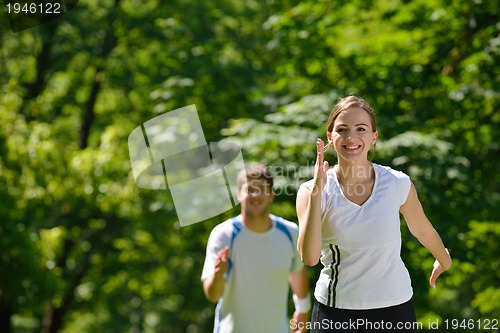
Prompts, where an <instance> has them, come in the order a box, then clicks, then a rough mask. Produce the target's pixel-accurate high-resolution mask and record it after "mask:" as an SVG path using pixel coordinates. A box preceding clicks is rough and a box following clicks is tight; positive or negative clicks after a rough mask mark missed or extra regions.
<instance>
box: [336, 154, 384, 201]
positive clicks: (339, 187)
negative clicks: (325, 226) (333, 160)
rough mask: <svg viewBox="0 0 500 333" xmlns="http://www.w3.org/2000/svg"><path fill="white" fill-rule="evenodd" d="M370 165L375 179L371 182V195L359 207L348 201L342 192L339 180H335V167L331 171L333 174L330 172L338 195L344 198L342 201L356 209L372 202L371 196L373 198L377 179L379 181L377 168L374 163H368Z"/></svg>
mask: <svg viewBox="0 0 500 333" xmlns="http://www.w3.org/2000/svg"><path fill="white" fill-rule="evenodd" d="M370 163H371V165H372V168H373V175H374V177H375V180H374V182H373V188H372V193H370V196H369V197H368V199H366V201H365V202H363V203H362V204H361V205H358V204H357V203H355V202H353V201H351V200H349V199H348V198H347V197H346V196H345V194H344V191H342V186H340V182H339V180H338V178H337V171H336V167H337V166H335V167H334V168H333V170H332V171H333V172H332V173H333V179H334V180H335V184H336V185H337V187H338V189H339V193H340V194H342V197H343V198H344V200H345V201H347V202H348V203H349V204H351V205H354V206H356V207H358V208H362V207H364V206H365V205H367V204H368V203H369V202H370V201H371V200H372V198H373V196H374V194H375V191H376V190H377V184H378V179H379V175H378V169H377V167H376V164H375V163H372V162H370Z"/></svg>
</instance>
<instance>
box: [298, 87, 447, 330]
mask: <svg viewBox="0 0 500 333" xmlns="http://www.w3.org/2000/svg"><path fill="white" fill-rule="evenodd" d="M326 136H327V139H328V144H327V145H326V147H325V145H324V142H323V141H322V140H321V139H318V140H317V142H316V146H317V160H316V166H315V172H314V179H312V180H310V181H308V182H306V183H304V184H302V186H301V187H300V188H299V191H298V194H297V215H298V218H299V238H298V245H297V246H298V249H299V252H300V255H301V257H302V261H303V262H304V263H305V264H306V265H310V266H313V265H316V264H317V263H318V260H320V259H321V263H322V264H323V266H324V267H323V269H322V271H321V273H320V276H319V279H318V281H317V283H316V289H315V292H314V296H315V302H314V307H313V312H312V316H311V327H310V328H311V331H312V332H370V331H384V332H387V331H391V330H392V331H397V332H415V331H416V329H417V328H418V326H417V325H418V323H416V319H415V311H414V308H413V304H412V301H411V298H412V295H413V291H412V287H411V281H410V276H409V274H408V270H407V269H406V267H405V265H404V263H403V261H402V260H401V255H400V250H401V233H400V218H399V213H400V212H401V213H402V214H403V216H404V218H405V221H406V223H407V225H408V228H409V230H410V232H411V233H412V234H413V235H414V236H415V237H416V238H417V239H418V240H419V241H420V243H421V244H422V245H423V246H425V247H426V248H427V249H428V250H429V251H430V252H431V253H432V255H433V256H434V257H435V258H436V262H435V263H434V267H433V270H432V274H431V277H430V280H429V283H430V285H431V286H432V287H433V288H435V283H436V279H437V278H438V276H439V275H440V274H441V273H442V272H444V271H446V270H448V269H449V268H450V266H451V257H450V255H449V253H448V251H447V250H446V249H445V247H444V245H443V242H442V241H441V238H440V237H439V235H438V234H437V232H436V230H435V229H434V228H433V227H432V225H431V223H430V222H429V220H428V219H427V217H426V216H425V213H424V211H423V209H422V206H421V204H420V201H419V199H418V196H417V191H416V190H415V186H414V185H413V184H412V182H411V180H410V178H409V177H408V176H407V175H406V174H404V173H403V172H400V171H396V170H393V169H391V168H389V167H384V166H381V165H378V164H375V163H372V162H370V161H369V160H368V152H369V150H370V148H371V147H373V150H375V143H376V141H377V136H378V132H377V126H376V120H375V114H374V112H373V110H372V108H371V107H370V105H369V104H368V103H367V102H366V101H365V100H363V99H361V98H359V97H356V96H349V97H346V98H343V99H341V100H340V101H339V102H338V103H337V104H336V105H335V106H334V108H333V109H332V111H331V113H330V116H329V118H328V121H327V132H326ZM329 147H333V149H334V150H335V152H336V154H337V158H338V163H337V165H335V166H334V167H333V168H329V165H328V162H326V161H324V152H325V150H326V149H327V148H329Z"/></svg>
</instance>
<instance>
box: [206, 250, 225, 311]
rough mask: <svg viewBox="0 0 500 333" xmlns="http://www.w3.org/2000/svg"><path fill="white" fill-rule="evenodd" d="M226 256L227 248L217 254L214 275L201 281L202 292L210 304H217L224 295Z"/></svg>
mask: <svg viewBox="0 0 500 333" xmlns="http://www.w3.org/2000/svg"><path fill="white" fill-rule="evenodd" d="M228 254H229V247H227V246H226V247H224V248H223V249H222V250H220V251H219V252H218V253H217V259H216V260H215V269H214V274H213V275H210V276H209V277H207V278H206V279H205V280H203V291H204V292H205V296H206V297H207V299H208V300H209V301H210V302H212V303H217V301H218V300H219V298H221V297H222V295H223V294H224V284H225V283H226V278H225V277H224V274H226V272H227V257H228Z"/></svg>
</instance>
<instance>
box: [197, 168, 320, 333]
mask: <svg viewBox="0 0 500 333" xmlns="http://www.w3.org/2000/svg"><path fill="white" fill-rule="evenodd" d="M236 184H237V190H238V191H237V197H238V200H239V201H240V203H241V214H240V215H238V216H237V217H235V218H233V219H230V220H228V221H226V222H223V223H221V224H219V225H217V226H216V227H215V228H214V229H213V230H212V233H211V234H210V237H209V239H208V244H207V256H206V259H205V264H204V266H203V273H202V277H201V279H202V281H203V290H204V292H205V295H206V297H207V299H208V300H209V301H211V302H214V303H215V302H218V304H217V308H216V314H215V325H214V333H246V332H252V333H255V332H259V333H288V332H290V328H292V330H291V331H292V332H305V330H303V328H305V327H306V321H307V319H308V312H309V310H310V306H311V305H310V304H311V303H310V296H309V293H308V282H307V271H306V268H305V266H304V265H303V264H302V262H301V261H300V256H299V254H298V251H297V236H298V227H297V225H296V224H295V223H292V222H289V221H286V220H284V219H282V218H281V217H278V216H275V215H272V214H270V207H271V203H272V202H273V200H274V192H273V177H272V175H271V173H270V171H269V169H268V168H267V167H265V166H264V165H262V164H252V165H250V166H248V167H246V168H245V169H243V170H242V171H241V172H240V173H239V175H238V178H237V180H236ZM288 282H289V283H288ZM289 284H290V286H291V288H292V291H293V293H294V295H293V296H294V297H293V299H294V303H295V308H296V310H295V312H294V315H293V319H292V320H291V321H290V322H289V321H288V317H287V304H288V285H289Z"/></svg>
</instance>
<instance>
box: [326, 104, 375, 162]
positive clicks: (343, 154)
mask: <svg viewBox="0 0 500 333" xmlns="http://www.w3.org/2000/svg"><path fill="white" fill-rule="evenodd" d="M370 119H371V118H370V115H369V114H368V112H367V111H365V110H364V109H361V108H357V107H352V108H348V109H346V110H344V111H342V112H341V113H340V114H339V115H338V116H337V118H336V119H335V122H334V123H333V129H332V131H331V132H327V133H326V136H327V138H328V142H330V143H331V144H333V148H334V149H335V151H336V152H337V156H338V158H339V159H344V160H353V159H367V158H368V151H369V150H370V147H371V145H372V144H375V142H376V140H377V136H378V132H377V131H373V127H372V125H371V121H370Z"/></svg>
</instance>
